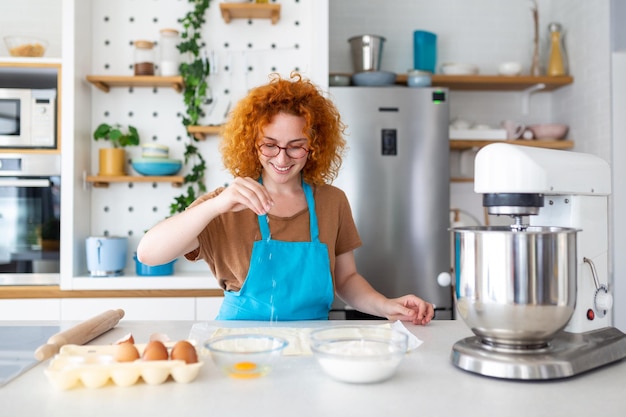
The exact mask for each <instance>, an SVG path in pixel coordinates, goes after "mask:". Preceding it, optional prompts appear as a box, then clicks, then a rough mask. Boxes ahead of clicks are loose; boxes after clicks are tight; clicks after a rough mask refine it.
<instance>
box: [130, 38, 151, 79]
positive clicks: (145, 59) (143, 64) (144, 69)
mask: <svg viewBox="0 0 626 417" xmlns="http://www.w3.org/2000/svg"><path fill="white" fill-rule="evenodd" d="M134 44H135V60H134V61H135V75H154V42H150V41H144V40H139V41H135V42H134Z"/></svg>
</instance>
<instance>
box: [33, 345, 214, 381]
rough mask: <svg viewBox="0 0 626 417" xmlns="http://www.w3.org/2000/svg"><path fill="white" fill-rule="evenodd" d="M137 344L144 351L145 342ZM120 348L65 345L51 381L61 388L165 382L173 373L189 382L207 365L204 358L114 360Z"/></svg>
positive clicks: (53, 363)
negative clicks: (185, 359) (194, 360)
mask: <svg viewBox="0 0 626 417" xmlns="http://www.w3.org/2000/svg"><path fill="white" fill-rule="evenodd" d="M135 346H136V347H137V350H138V351H139V353H140V354H141V353H142V352H143V350H144V348H145V347H146V345H145V344H143V345H142V344H135ZM166 346H167V345H166ZM116 348H117V345H103V346H90V345H88V346H80V345H65V346H63V347H61V350H60V351H59V353H58V354H57V355H56V356H55V357H54V358H53V359H52V360H51V361H50V365H49V366H48V368H46V369H45V370H44V373H45V375H46V377H47V378H48V381H49V382H50V383H51V384H52V385H53V386H55V387H56V388H58V389H61V390H69V389H71V388H74V387H76V386H78V385H79V383H82V385H83V386H85V387H87V388H100V387H103V386H105V385H106V384H107V383H108V382H109V380H111V381H112V382H113V383H114V384H115V385H117V386H121V387H128V386H131V385H134V384H136V383H137V382H138V381H139V380H140V379H142V380H143V381H144V382H145V383H147V384H149V385H158V384H162V383H164V382H165V381H167V380H168V378H169V377H170V376H171V377H172V379H173V380H174V381H176V382H181V383H189V382H191V381H193V380H194V379H195V378H196V377H197V376H198V373H199V372H200V368H201V367H202V365H203V364H204V363H203V362H201V361H198V362H196V363H190V364H187V363H185V361H183V360H172V359H168V360H154V361H148V360H143V359H137V360H135V361H132V362H117V361H115V359H114V358H115V350H116Z"/></svg>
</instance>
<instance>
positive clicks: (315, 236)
mask: <svg viewBox="0 0 626 417" xmlns="http://www.w3.org/2000/svg"><path fill="white" fill-rule="evenodd" d="M259 183H261V184H263V179H262V178H261V177H259ZM302 188H303V189H304V196H305V197H306V204H307V206H308V208H309V226H310V229H311V230H310V233H311V242H319V239H320V234H319V227H318V225H317V214H316V213H315V199H314V198H313V189H312V188H311V186H310V185H309V184H307V183H305V182H304V181H302ZM258 220H259V228H260V229H261V239H262V240H269V239H271V237H272V235H271V233H270V226H269V219H268V218H267V214H261V215H259V216H258Z"/></svg>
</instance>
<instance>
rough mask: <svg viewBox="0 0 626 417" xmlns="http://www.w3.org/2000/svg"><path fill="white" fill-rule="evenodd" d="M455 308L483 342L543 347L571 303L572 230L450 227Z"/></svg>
mask: <svg viewBox="0 0 626 417" xmlns="http://www.w3.org/2000/svg"><path fill="white" fill-rule="evenodd" d="M452 231H453V232H454V238H455V239H454V240H455V274H456V298H457V310H458V312H459V315H460V316H461V317H462V318H463V320H464V321H465V323H466V324H467V325H468V326H469V327H470V328H471V330H472V331H473V332H474V333H475V334H476V335H477V336H478V337H480V338H481V339H482V340H483V342H486V343H489V344H494V345H504V346H505V347H512V348H520V347H534V346H542V345H545V344H546V343H547V342H549V340H550V339H551V338H552V337H553V336H554V335H555V334H556V333H558V332H559V331H560V330H562V329H563V328H564V327H565V326H566V325H567V323H568V321H569V320H570V318H571V317H572V314H573V313H574V307H575V303H576V266H577V261H576V232H577V231H578V230H577V229H570V228H559V227H533V226H530V227H528V228H527V229H526V230H524V231H514V230H512V229H511V228H509V227H508V226H487V227H480V226H478V227H461V228H454V229H452Z"/></svg>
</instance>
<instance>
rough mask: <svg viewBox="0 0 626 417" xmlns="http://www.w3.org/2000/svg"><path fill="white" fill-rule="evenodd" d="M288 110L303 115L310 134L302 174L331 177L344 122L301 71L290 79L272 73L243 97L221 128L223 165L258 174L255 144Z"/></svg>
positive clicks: (314, 180)
mask: <svg viewBox="0 0 626 417" xmlns="http://www.w3.org/2000/svg"><path fill="white" fill-rule="evenodd" d="M279 113H286V114H290V115H294V116H300V117H303V118H304V120H305V127H304V131H303V132H302V133H303V134H304V136H305V137H306V138H307V139H308V148H309V154H308V160H307V162H306V164H305V166H304V168H303V170H302V176H303V179H304V181H305V182H307V183H308V184H315V185H321V184H325V183H330V182H332V180H333V179H335V178H336V177H337V174H338V172H339V168H340V166H341V161H342V154H343V151H344V148H345V147H346V141H345V140H344V138H343V133H344V131H345V125H344V124H343V122H342V121H341V118H340V115H339V111H338V110H337V108H336V107H335V105H334V104H333V102H332V101H330V100H329V99H327V98H325V97H324V95H323V94H322V92H321V90H320V89H319V88H318V87H316V86H315V85H314V84H313V83H312V82H310V81H308V80H305V79H303V78H302V77H301V76H300V75H299V74H292V75H291V81H289V80H285V79H282V78H281V77H280V75H278V74H272V75H271V80H270V82H269V83H268V84H266V85H263V86H260V87H256V88H254V89H253V90H251V91H250V93H249V94H248V96H246V97H245V98H243V99H242V100H240V101H239V102H238V103H237V105H236V106H235V108H234V109H233V111H232V112H231V114H230V119H229V120H228V121H227V122H226V124H225V125H224V128H223V129H222V142H221V144H220V150H221V153H222V160H223V162H224V166H225V167H226V168H227V169H228V170H229V171H230V173H231V174H232V175H234V176H236V177H251V178H258V177H259V176H260V175H261V171H262V169H263V168H262V166H261V163H260V162H259V154H258V148H257V144H258V142H259V140H260V138H262V136H263V129H264V128H265V126H267V125H268V124H270V123H271V121H272V118H273V117H274V116H275V115H277V114H279Z"/></svg>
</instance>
